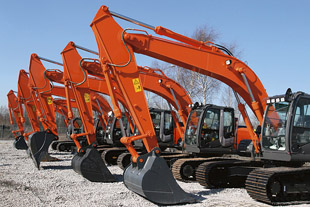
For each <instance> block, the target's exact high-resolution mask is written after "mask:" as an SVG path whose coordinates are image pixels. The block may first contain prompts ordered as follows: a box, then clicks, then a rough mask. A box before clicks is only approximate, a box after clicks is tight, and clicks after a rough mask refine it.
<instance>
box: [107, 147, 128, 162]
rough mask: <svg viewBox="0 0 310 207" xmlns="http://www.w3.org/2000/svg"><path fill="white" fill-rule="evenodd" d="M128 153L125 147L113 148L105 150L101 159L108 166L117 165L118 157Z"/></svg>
mask: <svg viewBox="0 0 310 207" xmlns="http://www.w3.org/2000/svg"><path fill="white" fill-rule="evenodd" d="M126 151H127V148H125V147H112V148H108V149H105V150H104V151H103V152H102V154H101V157H102V159H103V160H104V162H105V163H106V164H107V165H116V164H117V158H118V156H119V155H120V154H122V153H123V152H126Z"/></svg>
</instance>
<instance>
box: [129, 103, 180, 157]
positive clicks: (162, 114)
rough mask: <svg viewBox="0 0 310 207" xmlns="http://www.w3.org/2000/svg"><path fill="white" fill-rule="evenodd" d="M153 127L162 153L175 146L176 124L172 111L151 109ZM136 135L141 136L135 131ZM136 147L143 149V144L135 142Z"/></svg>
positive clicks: (138, 141)
mask: <svg viewBox="0 0 310 207" xmlns="http://www.w3.org/2000/svg"><path fill="white" fill-rule="evenodd" d="M149 111H150V115H151V119H152V122H153V127H154V130H155V134H156V137H157V141H158V145H159V147H160V149H161V150H162V151H164V150H165V149H166V148H167V147H172V146H173V145H174V142H173V137H174V134H175V124H174V121H173V118H172V115H171V111H170V110H165V109H158V108H149ZM135 134H139V133H138V131H137V130H135ZM134 144H135V146H139V147H142V146H143V143H142V141H141V140H137V141H135V142H134Z"/></svg>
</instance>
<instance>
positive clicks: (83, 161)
mask: <svg viewBox="0 0 310 207" xmlns="http://www.w3.org/2000/svg"><path fill="white" fill-rule="evenodd" d="M71 165H72V168H73V170H74V171H75V172H77V173H79V174H81V175H82V176H83V177H84V178H86V179H87V180H89V181H91V182H115V181H116V180H115V178H114V176H113V175H112V174H111V172H110V171H109V169H108V168H107V166H106V165H105V163H104V162H103V160H102V158H101V156H100V153H99V152H98V151H97V150H96V149H95V148H93V147H90V146H89V147H87V148H86V150H85V153H84V154H79V153H77V154H76V155H75V156H74V157H73V159H72V162H71Z"/></svg>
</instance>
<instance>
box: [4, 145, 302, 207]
mask: <svg viewBox="0 0 310 207" xmlns="http://www.w3.org/2000/svg"><path fill="white" fill-rule="evenodd" d="M12 143H13V141H12V140H1V141H0V206H1V207H3V206H19V207H21V206H57V207H59V206H66V207H67V206H72V207H73V206H74V207H76V206H135V207H140V206H141V207H142V206H147V207H151V206H156V205H154V204H153V203H151V202H149V201H147V200H146V199H144V198H142V197H140V196H138V195H137V194H135V193H133V192H131V191H129V190H128V189H127V188H126V187H125V186H124V185H123V183H122V170H121V169H120V168H118V167H117V166H109V167H108V168H109V170H110V171H111V172H112V174H113V175H114V176H116V178H117V180H118V181H119V182H116V183H92V182H89V181H88V180H86V179H84V178H83V177H82V176H80V175H79V174H77V173H75V172H74V171H73V170H72V168H71V159H72V157H73V156H72V155H71V154H69V153H65V152H61V153H60V152H56V151H53V150H50V152H51V156H53V157H57V158H59V159H61V161H57V162H42V163H41V169H40V170H38V169H36V168H35V166H34V163H33V162H32V160H31V158H29V157H28V155H27V154H26V151H24V150H16V149H15V148H14V147H13V144H12ZM178 183H179V185H180V186H181V187H182V188H183V189H184V190H185V191H186V192H189V193H192V194H194V195H195V196H196V197H197V198H198V199H199V200H200V202H199V203H196V204H187V205H179V206H197V207H198V206H216V207H220V206H238V207H245V206H249V207H250V206H251V207H252V206H268V205H266V204H263V203H259V202H256V201H254V200H252V199H251V198H250V196H249V195H248V194H247V193H246V191H245V190H244V189H239V188H234V189H213V190H210V189H205V188H203V187H202V186H200V185H199V184H197V183H183V182H178ZM298 206H307V205H298Z"/></svg>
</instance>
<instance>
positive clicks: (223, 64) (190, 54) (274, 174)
mask: <svg viewBox="0 0 310 207" xmlns="http://www.w3.org/2000/svg"><path fill="white" fill-rule="evenodd" d="M113 16H116V17H119V18H121V19H124V20H128V21H130V22H133V23H136V24H138V25H140V26H143V27H146V28H148V29H151V30H153V31H155V33H157V34H159V35H162V36H166V37H169V38H171V39H173V40H175V41H172V40H166V39H163V38H158V37H155V36H153V35H149V34H148V33H147V32H146V31H141V30H136V29H125V30H124V29H122V28H121V27H120V26H119V25H118V24H117V23H116V22H115V20H114V19H113ZM91 28H92V30H93V32H94V34H95V38H96V41H97V45H98V48H99V62H100V64H101V71H100V72H101V73H102V74H103V75H105V78H106V81H107V85H108V87H109V88H110V94H113V90H112V89H113V88H112V84H110V83H111V82H110V80H111V77H113V79H114V80H115V82H116V83H117V84H118V87H119V88H120V90H121V93H122V95H123V97H124V98H125V100H126V102H127V104H128V107H129V112H130V114H131V116H132V118H133V120H134V122H135V123H136V126H137V127H138V129H139V132H140V135H137V136H131V137H126V136H125V137H123V138H122V139H121V142H122V143H123V144H124V145H125V146H126V147H127V149H128V151H129V152H130V153H131V154H132V163H131V164H130V166H129V167H127V168H126V170H125V172H124V183H125V185H126V187H127V188H129V189H130V190H132V191H134V192H136V193H138V194H140V195H141V196H144V197H146V198H147V199H149V200H150V201H152V202H155V203H158V204H178V203H189V202H194V199H193V198H192V197H191V196H190V195H188V194H186V193H185V192H184V191H183V190H182V189H181V188H180V187H179V186H178V185H177V183H176V182H175V180H174V179H173V177H172V175H171V172H170V171H169V169H168V167H167V165H166V163H165V162H164V161H163V159H162V158H161V157H160V156H159V154H160V149H159V148H158V143H157V140H156V136H155V132H154V128H153V127H152V121H151V117H150V115H149V112H148V110H147V103H146V98H145V95H144V93H143V92H144V89H143V85H142V84H141V79H140V76H139V73H138V69H137V65H136V61H135V56H134V53H140V54H144V55H147V56H150V57H153V58H157V59H160V60H163V61H166V62H169V63H171V64H175V65H178V66H181V67H183V68H184V69H188V70H192V71H195V72H198V73H201V74H205V75H209V76H211V77H213V78H216V79H218V80H220V81H222V82H224V83H226V84H227V85H229V86H230V87H231V88H232V89H233V90H234V92H235V94H236V99H237V101H238V103H239V104H238V108H239V110H240V112H241V114H242V117H243V119H244V121H245V124H246V126H247V130H248V134H249V136H250V138H251V139H252V145H253V147H252V149H253V150H252V151H253V153H252V155H253V156H254V157H255V158H258V159H260V160H259V161H255V163H262V164H263V166H264V168H262V167H260V166H257V167H256V166H253V169H252V170H251V171H248V172H247V174H248V177H247V182H246V189H247V191H248V193H249V194H250V195H251V196H252V197H253V198H255V199H257V200H259V201H263V202H267V203H270V204H278V205H279V204H291V203H298V202H301V203H302V202H308V201H309V200H310V193H309V190H308V189H309V187H310V186H309V183H310V182H309V181H310V180H309V175H310V169H309V168H308V167H302V168H296V166H301V165H302V164H303V163H304V162H308V161H309V157H310V156H309V154H310V150H309V148H308V146H309V140H310V139H309V136H308V135H307V133H308V128H307V122H308V114H307V109H308V106H310V96H309V95H308V94H305V93H303V92H298V93H292V92H291V90H288V91H287V92H286V94H284V95H279V96H274V97H268V95H267V93H266V91H265V89H264V87H263V85H262V83H261V81H260V80H259V78H258V77H257V76H256V74H255V73H254V72H253V71H252V70H251V69H250V68H249V67H248V66H247V65H246V64H245V63H243V62H242V61H240V60H238V59H237V58H235V57H233V55H232V54H231V53H230V52H229V51H228V50H227V49H226V48H225V47H223V46H220V45H216V44H214V43H211V42H200V41H196V40H193V39H191V38H188V37H185V36H183V35H180V34H178V33H175V32H173V31H171V30H168V29H166V28H164V27H160V26H158V27H154V26H151V25H148V24H145V23H142V22H140V21H137V20H133V19H131V18H128V17H125V16H123V15H120V14H117V13H115V12H112V11H109V9H108V8H107V7H105V6H102V7H101V8H100V9H99V11H98V12H97V14H96V16H95V18H94V20H93V22H92V23H91ZM132 31H136V32H138V33H129V32H132ZM237 94H238V95H240V96H241V97H242V98H243V99H244V101H245V102H246V103H247V105H248V106H249V107H250V109H251V110H252V111H253V112H254V114H255V116H256V117H257V119H258V121H259V123H260V126H261V128H262V131H261V133H258V134H257V133H255V132H254V129H253V127H252V124H251V122H250V119H249V116H248V114H247V112H246V110H245V106H244V105H243V104H241V103H240V101H239V96H238V95H237ZM110 97H111V99H112V103H113V108H114V114H115V115H116V116H117V117H121V113H120V112H119V107H118V105H117V103H116V102H115V100H116V99H115V98H114V97H113V96H112V95H110ZM199 118H200V116H199ZM200 120H201V119H200ZM200 123H201V124H202V122H200ZM188 125H189V123H188ZM192 126H194V125H192ZM188 129H189V128H188ZM280 129H281V131H282V132H281V133H280ZM187 133H188V134H190V133H191V132H190V131H189V130H188V131H186V132H185V134H187ZM195 133H198V132H197V131H196V132H195ZM188 138H190V137H189V136H188ZM224 138H225V136H224V137H222V138H221V139H222V140H223V139H224ZM138 139H142V140H143V142H144V146H145V147H146V149H147V151H148V153H146V154H143V155H139V154H138V153H137V152H136V150H135V149H134V147H133V145H132V142H133V141H135V140H138ZM185 143H186V137H185ZM234 167H239V168H241V167H242V165H239V163H237V165H234V164H233V163H231V168H230V167H228V168H225V167H224V169H232V168H234ZM247 167H248V166H246V168H247ZM205 170H206V169H205ZM217 170H219V169H217ZM206 172H207V171H205V173H206ZM218 176H220V177H223V178H224V179H225V176H226V174H225V173H221V174H218Z"/></svg>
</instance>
